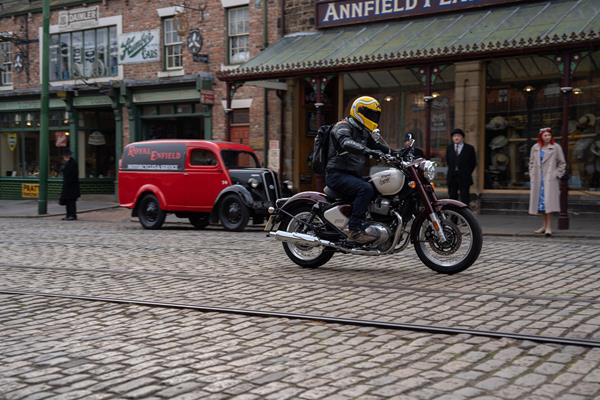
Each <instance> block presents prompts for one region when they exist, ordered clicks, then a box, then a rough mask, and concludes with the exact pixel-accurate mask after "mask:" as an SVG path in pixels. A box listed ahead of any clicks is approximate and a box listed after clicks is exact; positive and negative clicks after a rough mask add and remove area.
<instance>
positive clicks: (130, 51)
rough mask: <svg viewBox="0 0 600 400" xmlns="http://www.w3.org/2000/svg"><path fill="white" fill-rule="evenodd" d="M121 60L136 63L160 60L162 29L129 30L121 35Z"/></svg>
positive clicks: (121, 61)
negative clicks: (159, 49)
mask: <svg viewBox="0 0 600 400" xmlns="http://www.w3.org/2000/svg"><path fill="white" fill-rule="evenodd" d="M119 43H121V46H120V47H119V62H120V63H121V64H136V63H145V62H154V61H159V60H160V52H159V51H158V47H159V45H160V31H159V30H158V29H154V30H151V31H143V32H128V33H124V34H122V35H120V36H119Z"/></svg>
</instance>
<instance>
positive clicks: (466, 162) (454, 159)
mask: <svg viewBox="0 0 600 400" xmlns="http://www.w3.org/2000/svg"><path fill="white" fill-rule="evenodd" d="M450 137H451V138H452V142H451V143H450V144H448V147H447V148H446V162H447V163H448V174H447V179H448V196H449V197H450V198H451V199H455V200H458V199H459V192H460V201H462V202H463V203H465V204H466V205H469V200H470V193H469V188H470V186H471V185H472V184H473V177H472V174H473V171H474V170H475V167H476V166H477V158H476V156H475V148H474V147H473V146H471V145H470V144H468V143H465V133H464V132H463V131H462V129H459V128H456V129H454V130H453V131H452V132H451V133H450Z"/></svg>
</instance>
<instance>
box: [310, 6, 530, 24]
mask: <svg viewBox="0 0 600 400" xmlns="http://www.w3.org/2000/svg"><path fill="white" fill-rule="evenodd" d="M518 1H523V0H342V1H334V0H323V1H321V2H318V3H317V4H316V7H317V28H327V27H331V26H340V25H351V24H357V23H364V22H372V21H380V20H385V19H399V18H404V17H414V16H416V15H426V14H436V13H441V12H447V11H457V10H463V9H467V8H476V7H486V6H491V5H496V4H503V3H515V2H518Z"/></svg>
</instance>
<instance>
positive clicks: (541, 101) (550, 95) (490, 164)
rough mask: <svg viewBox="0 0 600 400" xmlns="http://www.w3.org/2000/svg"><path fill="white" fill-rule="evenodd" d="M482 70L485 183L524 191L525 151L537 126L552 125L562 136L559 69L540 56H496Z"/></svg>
mask: <svg viewBox="0 0 600 400" xmlns="http://www.w3.org/2000/svg"><path fill="white" fill-rule="evenodd" d="M486 72H487V82H486V86H487V87H486V113H485V154H484V159H483V162H484V164H485V183H484V187H485V188H486V189H527V188H529V152H530V150H531V146H533V144H534V143H535V141H536V138H537V134H538V132H539V130H540V128H544V127H550V128H552V131H553V132H554V136H555V137H556V138H557V140H558V141H559V142H560V140H561V138H560V129H561V123H562V122H561V119H562V99H561V92H560V73H559V71H558V68H557V67H556V65H555V64H554V63H553V62H552V59H550V58H546V57H541V56H528V57H516V58H498V59H496V60H493V61H490V62H489V63H488V65H487V68H486ZM480 164H481V160H480Z"/></svg>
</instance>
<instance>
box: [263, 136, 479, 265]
mask: <svg viewBox="0 0 600 400" xmlns="http://www.w3.org/2000/svg"><path fill="white" fill-rule="evenodd" d="M379 139H380V140H382V139H381V138H380V137H379ZM384 143H385V141H384ZM388 147H389V146H388ZM413 149H414V141H413V142H412V143H411V146H410V147H409V148H408V149H406V151H404V152H402V153H398V154H395V155H384V156H383V157H381V158H380V160H379V161H380V162H381V163H382V164H383V166H384V168H383V169H382V170H381V169H380V170H379V171H374V172H372V173H371V175H370V177H369V181H370V182H371V183H372V185H373V186H374V187H375V189H376V193H377V195H376V197H375V199H373V200H372V201H371V203H370V204H369V211H368V213H367V227H366V228H365V235H363V237H362V238H361V239H360V241H353V240H351V239H350V234H349V231H348V229H347V227H348V221H349V218H350V215H351V211H352V206H351V205H350V203H349V201H348V200H345V199H344V198H343V196H340V195H338V194H337V193H335V192H334V191H333V190H331V189H330V188H328V187H325V189H324V193H321V192H312V191H310V192H301V193H298V194H296V195H294V196H292V197H290V198H288V199H279V200H278V201H277V202H276V206H275V207H271V208H270V209H269V212H270V214H271V216H270V217H269V221H268V222H267V225H266V227H265V231H266V232H267V236H270V237H272V238H274V239H276V240H278V241H281V242H283V243H282V244H283V249H284V251H285V253H286V254H287V256H288V257H289V258H290V259H291V260H292V261H293V262H294V263H296V264H297V265H299V266H301V267H305V268H317V267H320V266H322V265H324V264H325V263H327V262H328V261H329V260H330V259H331V257H333V255H334V254H335V253H336V252H339V253H345V254H351V255H364V256H385V255H392V254H396V253H399V252H401V251H403V250H405V249H406V248H407V247H408V245H409V244H410V243H412V244H413V245H414V248H415V251H416V253H417V256H418V257H419V259H420V260H421V261H422V262H423V263H424V264H425V265H426V266H427V267H429V268H430V269H432V270H433V271H436V272H438V273H442V274H455V273H458V272H462V271H464V270H466V269H467V268H469V267H470V266H471V265H472V264H473V263H474V262H475V261H476V260H477V258H478V257H479V253H480V252H481V247H482V242H483V239H482V234H481V227H480V225H479V222H478V221H477V218H476V217H475V215H474V214H473V212H472V211H471V210H470V209H469V208H468V206H467V205H466V204H464V203H462V202H459V201H456V200H450V199H438V198H437V196H436V194H435V189H434V184H433V183H432V182H433V179H434V177H435V168H436V164H435V163H434V162H432V161H429V160H426V159H423V158H418V159H414V156H413Z"/></svg>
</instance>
